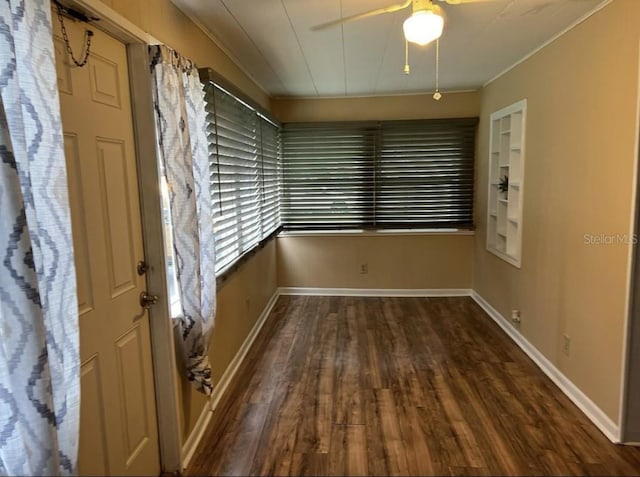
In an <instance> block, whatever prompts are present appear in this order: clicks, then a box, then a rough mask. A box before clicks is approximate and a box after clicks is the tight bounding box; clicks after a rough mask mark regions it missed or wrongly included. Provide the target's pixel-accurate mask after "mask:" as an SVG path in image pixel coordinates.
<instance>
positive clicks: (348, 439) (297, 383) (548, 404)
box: [187, 296, 640, 475]
mask: <svg viewBox="0 0 640 477" xmlns="http://www.w3.org/2000/svg"><path fill="white" fill-rule="evenodd" d="M187 471H188V474H190V475H640V449H639V448H632V447H623V446H616V445H614V444H611V443H610V442H609V441H608V440H607V439H606V438H605V437H604V435H602V434H601V433H600V432H599V431H598V430H597V429H596V427H595V426H594V425H593V424H592V423H591V422H590V421H588V419H587V418H586V417H585V416H584V415H583V414H582V413H581V412H580V411H579V410H578V409H577V408H576V407H575V406H574V405H573V404H572V403H571V402H570V401H569V400H568V399H567V398H566V396H564V395H563V394H562V392H561V391H560V390H559V389H558V388H556V387H555V385H554V384H553V383H552V382H551V381H550V380H549V379H548V378H547V377H546V376H544V375H543V374H542V372H541V371H540V370H539V369H538V368H537V367H536V366H535V365H534V364H533V362H531V361H530V360H529V358H527V357H526V355H524V353H522V352H521V351H520V350H519V349H518V348H517V347H516V345H515V344H513V342H511V340H510V339H509V338H508V337H507V336H506V335H505V334H504V333H503V332H502V331H501V330H500V329H499V328H498V327H497V326H496V325H495V324H494V323H493V322H492V321H491V319H490V318H489V317H487V316H486V315H485V314H484V312H483V311H482V310H481V309H480V307H478V305H477V304H475V302H473V301H472V300H471V299H470V298H467V297H459V298H354V297H302V296H291V297H281V298H280V299H279V300H278V302H277V303H276V306H275V308H274V310H273V312H272V314H271V315H270V317H269V318H268V320H267V323H266V324H265V327H264V328H263V330H262V332H261V334H260V336H259V337H258V339H257V340H256V343H255V344H254V346H253V348H252V349H251V351H250V353H249V355H248V357H247V360H246V361H245V365H244V366H243V369H242V370H241V372H240V373H239V376H238V378H237V379H236V382H235V384H234V386H233V389H232V390H231V392H230V393H229V394H228V395H227V399H225V400H224V402H223V403H222V404H221V406H220V407H219V409H218V411H217V412H216V416H215V417H214V420H213V421H212V425H211V426H210V427H209V429H208V430H207V433H206V435H205V437H204V438H203V440H202V442H201V444H200V446H199V448H198V450H197V451H196V454H195V456H194V458H193V460H192V464H191V466H190V468H189V469H187Z"/></svg>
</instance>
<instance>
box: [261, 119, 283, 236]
mask: <svg viewBox="0 0 640 477" xmlns="http://www.w3.org/2000/svg"><path fill="white" fill-rule="evenodd" d="M260 138H261V140H260V145H261V150H262V154H261V166H262V202H261V216H262V235H263V236H267V235H269V234H271V233H272V232H273V231H274V230H276V229H277V228H278V227H279V226H280V128H278V127H277V126H275V125H273V124H272V123H271V122H269V121H267V120H266V119H264V118H262V117H261V118H260Z"/></svg>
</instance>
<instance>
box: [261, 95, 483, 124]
mask: <svg viewBox="0 0 640 477" xmlns="http://www.w3.org/2000/svg"><path fill="white" fill-rule="evenodd" d="M271 111H272V112H273V114H274V115H275V116H276V118H278V119H279V120H280V121H282V122H313V121H364V120H391V119H431V118H464V117H475V116H478V114H479V113H480V93H479V92H470V93H448V94H447V93H445V94H444V95H443V96H442V99H441V100H440V101H435V100H434V99H433V98H432V97H431V95H428V94H416V95H403V96H376V97H363V98H335V99H322V98H320V99H315V98H312V99H295V98H291V99H273V100H272V101H271Z"/></svg>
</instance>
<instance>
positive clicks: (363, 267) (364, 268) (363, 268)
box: [360, 263, 369, 275]
mask: <svg viewBox="0 0 640 477" xmlns="http://www.w3.org/2000/svg"><path fill="white" fill-rule="evenodd" d="M360 273H361V274H362V275H366V274H367V273H369V264H368V263H363V264H362V265H360Z"/></svg>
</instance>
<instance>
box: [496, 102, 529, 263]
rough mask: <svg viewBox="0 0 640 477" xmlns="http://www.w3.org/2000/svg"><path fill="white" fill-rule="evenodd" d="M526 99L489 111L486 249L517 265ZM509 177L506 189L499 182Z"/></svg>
mask: <svg viewBox="0 0 640 477" xmlns="http://www.w3.org/2000/svg"><path fill="white" fill-rule="evenodd" d="M526 108H527V101H526V100H522V101H519V102H517V103H515V104H512V105H511V106H508V107H506V108H504V109H501V110H500V111H496V112H495V113H493V114H492V115H491V131H490V135H491V136H490V137H491V141H490V142H491V145H490V154H489V202H488V212H487V214H488V216H487V217H488V218H487V250H489V251H490V252H492V253H494V254H496V255H497V256H499V257H500V258H502V259H504V260H506V261H507V262H509V263H511V264H512V265H514V266H516V267H518V268H520V265H521V250H522V204H523V202H522V198H523V195H522V193H523V186H524V145H525V141H524V140H525V117H526ZM505 176H506V177H508V178H509V187H508V188H507V191H506V192H502V191H500V188H499V185H500V182H501V180H502V179H503V178H504V177H505Z"/></svg>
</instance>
